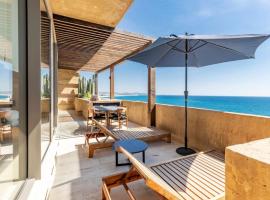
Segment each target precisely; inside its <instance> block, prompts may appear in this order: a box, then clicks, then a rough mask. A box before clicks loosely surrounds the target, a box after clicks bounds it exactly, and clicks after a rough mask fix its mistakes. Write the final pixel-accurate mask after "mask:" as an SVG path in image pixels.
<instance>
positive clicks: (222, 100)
mask: <svg viewBox="0 0 270 200" xmlns="http://www.w3.org/2000/svg"><path fill="white" fill-rule="evenodd" d="M116 98H117V99H123V100H131V101H143V102H146V101H147V96H146V95H138V96H117V97H116ZM156 102H157V103H160V104H170V105H177V106H184V97H183V96H172V95H157V98H156ZM188 106H190V107H195V108H205V109H211V110H218V111H225V112H236V113H244V114H252V115H263V116H270V97H229V96H190V97H189V101H188Z"/></svg>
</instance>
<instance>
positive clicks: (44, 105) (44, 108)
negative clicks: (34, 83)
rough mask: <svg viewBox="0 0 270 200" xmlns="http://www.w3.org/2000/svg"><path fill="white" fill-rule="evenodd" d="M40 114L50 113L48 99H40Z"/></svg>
mask: <svg viewBox="0 0 270 200" xmlns="http://www.w3.org/2000/svg"><path fill="white" fill-rule="evenodd" d="M41 112H42V113H48V112H50V99H49V98H42V99H41Z"/></svg>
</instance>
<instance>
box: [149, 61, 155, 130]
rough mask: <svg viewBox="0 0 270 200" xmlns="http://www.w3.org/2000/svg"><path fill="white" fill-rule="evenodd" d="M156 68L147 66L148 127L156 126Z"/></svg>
mask: <svg viewBox="0 0 270 200" xmlns="http://www.w3.org/2000/svg"><path fill="white" fill-rule="evenodd" d="M155 104H156V68H154V67H150V66H148V126H155V125H156V109H155Z"/></svg>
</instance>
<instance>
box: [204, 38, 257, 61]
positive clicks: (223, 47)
mask: <svg viewBox="0 0 270 200" xmlns="http://www.w3.org/2000/svg"><path fill="white" fill-rule="evenodd" d="M202 41H204V42H206V43H208V44H212V45H214V46H217V47H219V48H222V49H226V50H229V51H234V52H236V53H238V54H240V55H243V56H245V57H247V58H254V57H253V56H248V55H246V54H244V53H242V52H240V51H237V50H235V49H231V48H228V47H225V46H221V45H218V44H215V43H213V42H208V41H205V40H202Z"/></svg>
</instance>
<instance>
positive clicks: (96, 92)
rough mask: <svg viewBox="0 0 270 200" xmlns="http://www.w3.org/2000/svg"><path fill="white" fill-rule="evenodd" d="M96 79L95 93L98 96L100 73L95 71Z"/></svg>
mask: <svg viewBox="0 0 270 200" xmlns="http://www.w3.org/2000/svg"><path fill="white" fill-rule="evenodd" d="M94 80H95V92H94V94H95V95H96V96H98V73H95V75H94Z"/></svg>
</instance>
